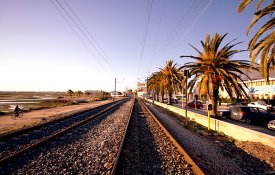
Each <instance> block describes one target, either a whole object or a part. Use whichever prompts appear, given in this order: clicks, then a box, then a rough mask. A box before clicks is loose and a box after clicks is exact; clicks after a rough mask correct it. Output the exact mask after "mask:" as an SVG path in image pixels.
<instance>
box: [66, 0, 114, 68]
mask: <svg viewBox="0 0 275 175" xmlns="http://www.w3.org/2000/svg"><path fill="white" fill-rule="evenodd" d="M63 1H64V2H65V4H66V6H67V7H68V8H69V9H70V11H71V12H72V14H73V15H74V16H75V17H76V19H77V20H78V22H79V24H80V25H81V26H82V27H83V29H84V30H85V31H86V32H87V34H88V36H89V37H90V38H91V39H92V40H93V41H94V43H95V45H94V44H93V43H91V44H92V45H93V46H94V48H95V49H96V50H97V52H98V53H99V54H100V55H101V56H102V58H105V59H106V62H108V61H111V60H110V58H109V57H108V56H107V55H106V53H105V52H104V51H103V49H102V48H101V47H100V45H99V44H98V42H97V41H96V39H95V38H94V37H93V35H92V34H91V33H90V32H89V31H88V30H87V28H86V27H85V25H84V24H83V23H82V22H81V20H80V18H79V17H78V16H77V15H76V13H75V12H74V11H73V9H72V8H71V7H70V6H69V4H68V3H67V2H66V0H63ZM113 66H114V65H113ZM110 67H111V68H113V67H112V64H111V65H110ZM114 72H117V69H114Z"/></svg>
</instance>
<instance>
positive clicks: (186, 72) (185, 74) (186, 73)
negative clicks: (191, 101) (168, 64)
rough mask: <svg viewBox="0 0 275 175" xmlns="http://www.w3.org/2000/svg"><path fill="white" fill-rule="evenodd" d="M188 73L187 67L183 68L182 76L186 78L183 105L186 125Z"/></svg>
mask: <svg viewBox="0 0 275 175" xmlns="http://www.w3.org/2000/svg"><path fill="white" fill-rule="evenodd" d="M188 74H189V71H188V69H185V70H184V76H185V77H186V79H185V106H186V108H185V117H186V118H185V125H186V126H187V124H188V118H187V79H188V76H189V75H188Z"/></svg>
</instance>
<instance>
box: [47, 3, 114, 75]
mask: <svg viewBox="0 0 275 175" xmlns="http://www.w3.org/2000/svg"><path fill="white" fill-rule="evenodd" d="M55 1H56V2H57V4H58V5H59V6H60V7H61V9H62V10H63V12H65V14H66V15H67V17H69V19H70V20H71V21H72V22H73V23H74V25H75V26H76V28H77V29H78V30H79V31H80V32H81V34H82V35H83V36H84V38H85V39H86V40H87V41H88V43H90V45H92V46H93V47H94V48H95V50H96V51H97V52H98V53H99V54H100V55H101V57H102V58H103V60H104V61H105V62H106V63H107V64H108V65H109V66H110V67H111V70H112V71H113V73H115V74H116V72H115V71H114V69H113V68H112V66H111V64H110V63H109V62H108V60H106V58H105V57H104V56H103V55H102V53H101V52H100V51H99V50H98V48H97V47H96V46H95V44H94V43H93V42H92V41H91V39H90V38H89V37H88V36H87V34H86V33H85V32H84V31H83V29H82V28H81V27H80V26H79V25H78V23H77V22H76V21H75V20H74V19H73V17H72V16H71V15H70V14H69V12H68V11H67V10H66V9H65V7H63V5H62V4H61V3H60V2H59V1H58V0H55ZM51 2H52V3H53V1H52V0H51ZM58 10H59V9H58ZM59 12H60V10H59ZM62 16H63V18H65V16H64V15H63V14H62ZM66 21H68V20H66ZM70 27H72V25H71V24H70ZM72 28H74V27H72ZM74 31H76V30H74ZM78 35H79V34H78ZM82 41H83V39H82ZM85 46H86V47H88V46H87V44H86V43H85ZM88 48H89V52H90V53H91V52H92V51H91V49H90V47H88ZM92 55H93V57H94V58H96V56H95V55H94V54H92ZM96 60H97V58H96ZM97 61H98V60H97ZM98 62H99V61H98ZM100 65H101V66H102V64H100ZM104 69H105V68H104ZM109 74H110V73H109ZM111 77H113V75H112V74H111Z"/></svg>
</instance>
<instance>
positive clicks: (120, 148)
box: [111, 99, 136, 175]
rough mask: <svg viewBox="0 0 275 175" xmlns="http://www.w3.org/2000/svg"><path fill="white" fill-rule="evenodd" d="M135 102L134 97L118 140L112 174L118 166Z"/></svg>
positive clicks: (113, 174)
mask: <svg viewBox="0 0 275 175" xmlns="http://www.w3.org/2000/svg"><path fill="white" fill-rule="evenodd" d="M135 104H136V99H135V100H134V101H133V104H132V107H131V110H130V113H129V117H128V121H127V124H126V128H125V131H124V134H123V137H122V140H121V142H120V146H119V150H118V152H117V156H116V159H115V163H114V166H113V168H112V173H111V174H112V175H115V174H116V171H117V167H118V164H119V161H120V159H121V154H122V149H123V146H124V142H125V138H126V135H127V131H128V127H129V123H130V120H131V118H132V116H133V109H134V106H135Z"/></svg>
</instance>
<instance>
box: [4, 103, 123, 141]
mask: <svg viewBox="0 0 275 175" xmlns="http://www.w3.org/2000/svg"><path fill="white" fill-rule="evenodd" d="M120 101H123V100H119V101H116V102H120ZM116 102H110V103H107V104H103V105H100V106H97V107H94V108H90V109H87V110H84V111H80V112H79V111H77V112H75V113H72V114H69V115H68V116H64V117H61V118H58V119H54V120H51V121H48V122H45V123H42V124H38V125H35V126H31V127H28V128H24V129H20V130H17V131H14V132H11V133H7V134H3V135H0V140H1V141H3V140H7V139H9V138H11V137H15V136H16V135H20V134H22V133H26V132H29V131H32V130H36V129H39V128H42V127H45V126H48V125H51V124H54V123H57V122H60V121H63V120H66V119H68V118H71V117H73V116H77V115H82V114H83V115H84V114H86V113H88V112H90V111H91V110H97V109H99V108H101V107H103V106H107V105H110V104H112V103H116Z"/></svg>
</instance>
